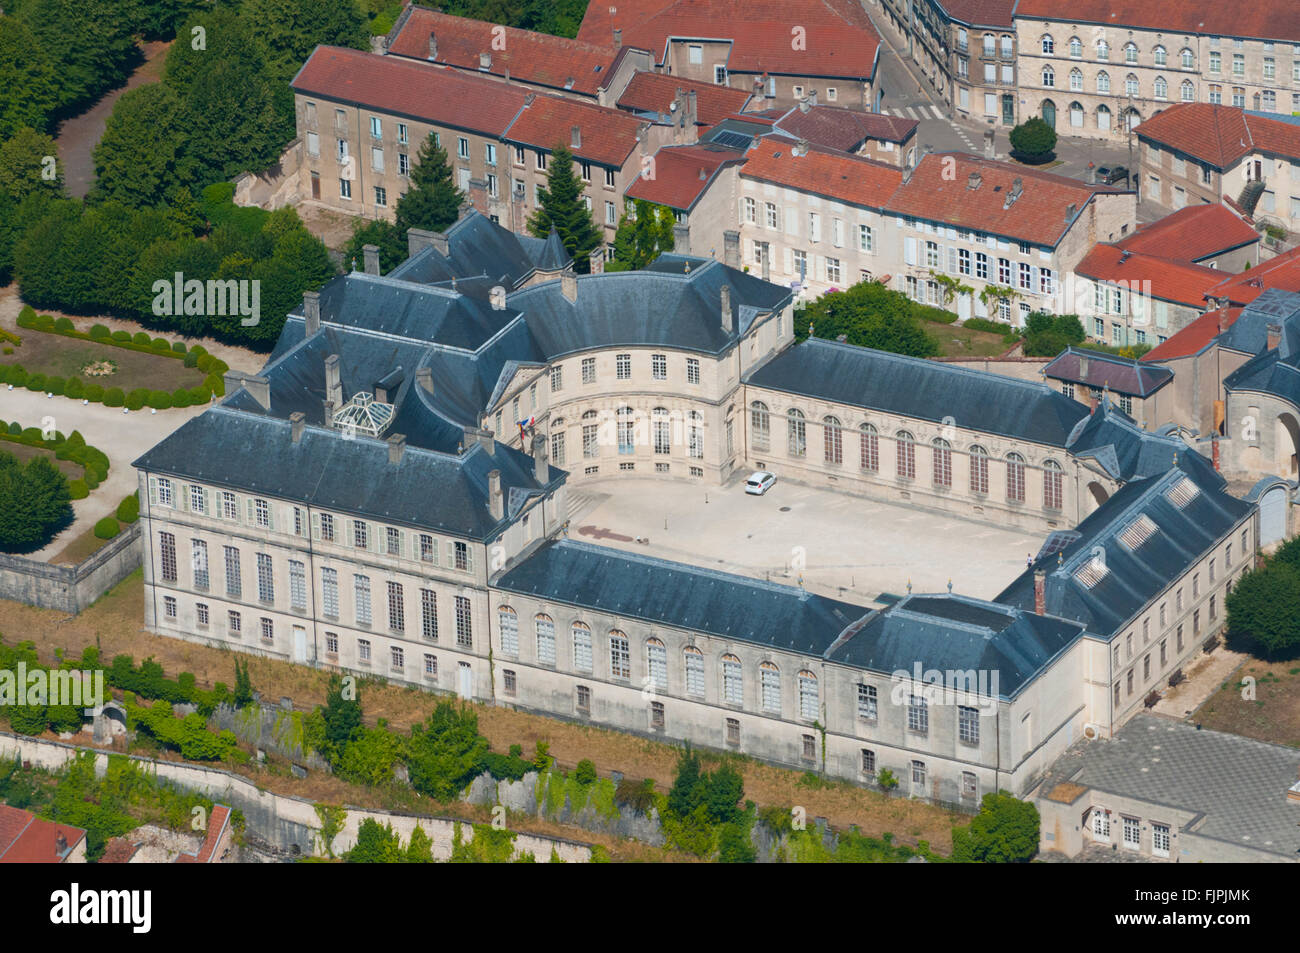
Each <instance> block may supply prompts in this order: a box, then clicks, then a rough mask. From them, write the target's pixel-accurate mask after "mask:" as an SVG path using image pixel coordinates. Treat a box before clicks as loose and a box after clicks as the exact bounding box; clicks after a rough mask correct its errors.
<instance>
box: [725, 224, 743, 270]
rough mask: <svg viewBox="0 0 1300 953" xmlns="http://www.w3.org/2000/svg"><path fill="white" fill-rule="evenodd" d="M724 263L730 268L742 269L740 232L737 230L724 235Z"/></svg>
mask: <svg viewBox="0 0 1300 953" xmlns="http://www.w3.org/2000/svg"><path fill="white" fill-rule="evenodd" d="M722 263H723V264H724V265H726V266H727V267H728V268H739V267H740V232H738V231H736V230H735V229H731V230H728V231H725V232H723V233H722Z"/></svg>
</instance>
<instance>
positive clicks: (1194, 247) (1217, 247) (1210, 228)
mask: <svg viewBox="0 0 1300 953" xmlns="http://www.w3.org/2000/svg"><path fill="white" fill-rule="evenodd" d="M1258 241H1259V232H1257V231H1255V229H1253V228H1251V227H1250V225H1248V224H1247V223H1246V222H1245V220H1243V219H1242V217H1241V216H1240V215H1238V214H1237V213H1236V212H1234V211H1233V210H1232V209H1230V208H1228V206H1226V205H1224V204H1223V203H1221V202H1220V203H1216V204H1214V205H1207V204H1200V205H1188V206H1187V207H1186V208H1180V209H1179V210H1178V211H1176V212H1172V213H1170V214H1169V215H1166V216H1165V217H1164V218H1161V219H1157V220H1156V221H1154V222H1150V223H1148V224H1146V225H1139V226H1138V227H1137V229H1136V230H1135V231H1134V232H1133V233H1132V234H1131V235H1128V236H1126V237H1124V238H1122V239H1120V240H1119V241H1117V242H1115V246H1116V247H1117V248H1122V249H1125V250H1126V251H1131V252H1134V253H1141V254H1147V255H1157V256H1159V257H1161V258H1168V259H1172V260H1173V261H1181V262H1189V263H1191V264H1196V263H1197V262H1200V261H1203V260H1205V259H1206V258H1212V257H1214V256H1215V255H1221V254H1223V253H1224V252H1227V251H1232V250H1233V249H1236V248H1240V247H1242V246H1243V245H1252V244H1254V243H1256V242H1258ZM1219 274H1220V276H1222V274H1223V273H1222V272H1220V273H1219ZM1220 280H1222V277H1220Z"/></svg>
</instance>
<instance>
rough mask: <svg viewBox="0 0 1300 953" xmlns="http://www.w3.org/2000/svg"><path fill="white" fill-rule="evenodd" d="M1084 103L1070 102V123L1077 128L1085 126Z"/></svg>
mask: <svg viewBox="0 0 1300 953" xmlns="http://www.w3.org/2000/svg"><path fill="white" fill-rule="evenodd" d="M1083 115H1084V113H1083V104H1082V103H1070V125H1071V126H1072V127H1074V128H1075V129H1082V128H1083Z"/></svg>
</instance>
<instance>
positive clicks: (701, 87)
mask: <svg viewBox="0 0 1300 953" xmlns="http://www.w3.org/2000/svg"><path fill="white" fill-rule="evenodd" d="M678 90H682V91H683V92H688V93H689V92H694V93H695V121H696V124H697V125H701V126H712V125H713V124H714V123H717V122H721V121H722V120H723V119H725V118H726V117H727V116H729V115H731V114H732V113H738V112H741V111H742V110H743V109H744V108H745V106H746V105H747V104H748V103H749V97H750V94H749V93H748V92H746V91H745V90H743V89H734V88H732V87H730V86H718V85H717V84H716V83H705V82H701V81H700V80H694V79H686V78H684V77H682V76H673V75H669V74H668V73H651V72H648V71H647V70H637V72H636V73H634V74H633V75H632V79H631V81H630V82H629V83H628V84H627V88H626V89H625V90H623V94H622V95H621V96H619V97H618V102H617V103H616V104H615V105H617V106H618V107H619V108H620V109H626V110H628V111H629V112H634V113H637V114H638V115H639V116H640V117H641V118H643V119H652V120H653V121H655V122H660V123H667V122H671V121H672V118H673V112H672V103H673V100H674V99H675V98H676V96H677V91H678Z"/></svg>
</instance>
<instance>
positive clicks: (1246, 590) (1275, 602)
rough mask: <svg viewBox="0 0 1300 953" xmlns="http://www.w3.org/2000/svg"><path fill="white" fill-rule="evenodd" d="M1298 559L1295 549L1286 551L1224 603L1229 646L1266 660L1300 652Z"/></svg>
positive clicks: (1244, 578)
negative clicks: (1245, 650) (1242, 649)
mask: <svg viewBox="0 0 1300 953" xmlns="http://www.w3.org/2000/svg"><path fill="white" fill-rule="evenodd" d="M1288 545H1290V544H1288ZM1283 550H1286V551H1285V553H1283ZM1295 556H1296V554H1295V549H1294V547H1293V548H1292V549H1289V550H1287V549H1286V547H1282V549H1281V550H1279V552H1278V554H1277V556H1275V557H1274V558H1273V559H1271V560H1270V561H1269V562H1268V563H1267V564H1265V565H1264V567H1263V568H1261V569H1254V570H1251V571H1250V572H1248V573H1246V574H1245V575H1244V576H1242V577H1241V578H1240V579H1238V580H1237V582H1236V584H1235V585H1234V586H1233V587H1232V591H1231V592H1229V593H1228V595H1227V597H1226V598H1225V599H1224V607H1225V608H1226V609H1227V611H1228V635H1227V641H1228V642H1229V643H1231V644H1233V645H1240V646H1241V647H1242V648H1244V649H1248V650H1250V651H1251V652H1252V653H1254V654H1263V656H1264V657H1265V658H1275V657H1277V656H1278V655H1289V654H1291V653H1292V652H1294V651H1295V650H1296V649H1300V568H1298V567H1297V566H1296V564H1295V563H1296V558H1295Z"/></svg>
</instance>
